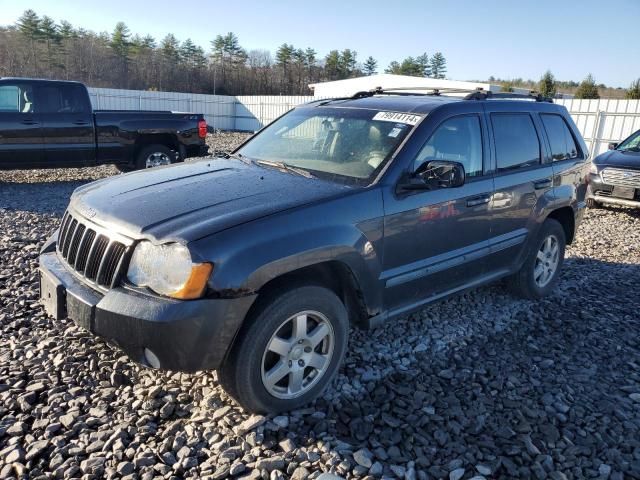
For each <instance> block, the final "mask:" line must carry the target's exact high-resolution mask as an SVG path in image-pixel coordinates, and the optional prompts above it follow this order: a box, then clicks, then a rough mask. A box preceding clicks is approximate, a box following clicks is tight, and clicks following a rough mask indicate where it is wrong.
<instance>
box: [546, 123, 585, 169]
mask: <svg viewBox="0 0 640 480" xmlns="http://www.w3.org/2000/svg"><path fill="white" fill-rule="evenodd" d="M540 118H541V119H542V124H543V125H544V129H545V131H546V132H547V136H548V137H549V143H550V144H551V156H552V158H553V161H554V162H558V161H561V160H568V159H571V158H576V157H577V156H578V147H577V145H576V141H575V140H574V138H573V135H571V131H570V130H569V127H568V126H567V122H565V120H564V118H562V117H561V116H560V115H553V114H546V113H545V114H541V115H540Z"/></svg>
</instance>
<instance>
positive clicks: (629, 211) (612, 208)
mask: <svg viewBox="0 0 640 480" xmlns="http://www.w3.org/2000/svg"><path fill="white" fill-rule="evenodd" d="M598 210H600V211H603V212H620V213H624V214H625V215H628V216H629V217H631V218H633V219H640V208H632V207H623V206H617V205H606V204H603V205H600V206H599V207H598V208H597V209H596V210H595V211H596V212H597V211H598Z"/></svg>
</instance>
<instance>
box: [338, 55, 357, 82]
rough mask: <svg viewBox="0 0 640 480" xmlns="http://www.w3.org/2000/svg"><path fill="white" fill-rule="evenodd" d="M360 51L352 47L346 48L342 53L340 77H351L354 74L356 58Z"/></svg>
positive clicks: (339, 69)
mask: <svg viewBox="0 0 640 480" xmlns="http://www.w3.org/2000/svg"><path fill="white" fill-rule="evenodd" d="M357 56H358V53H357V52H356V51H354V50H351V49H350V48H345V49H344V50H343V51H342V52H341V53H340V62H339V67H338V71H339V75H340V78H349V77H351V76H352V75H353V73H354V71H355V69H356V58H357Z"/></svg>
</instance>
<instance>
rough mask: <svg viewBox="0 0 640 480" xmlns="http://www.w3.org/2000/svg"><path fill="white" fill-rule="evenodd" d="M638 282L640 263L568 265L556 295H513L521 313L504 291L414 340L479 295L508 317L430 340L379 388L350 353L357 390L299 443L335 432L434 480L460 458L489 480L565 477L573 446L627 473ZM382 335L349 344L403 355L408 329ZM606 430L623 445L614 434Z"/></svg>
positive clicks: (330, 397) (332, 406)
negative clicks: (542, 471)
mask: <svg viewBox="0 0 640 480" xmlns="http://www.w3.org/2000/svg"><path fill="white" fill-rule="evenodd" d="M639 276H640V265H638V264H622V263H613V262H603V261H599V260H596V259H592V258H568V259H567V260H566V262H565V269H564V271H563V275H562V280H561V282H560V284H559V285H558V288H557V290H556V292H555V293H554V294H553V295H551V296H550V297H548V298H546V299H543V300H541V301H539V302H534V301H522V300H518V299H515V298H512V299H511V303H512V304H514V305H516V308H509V307H508V305H507V303H508V302H504V299H505V296H504V295H503V294H502V292H501V287H500V286H499V285H496V286H492V287H488V288H483V289H480V290H477V291H475V292H471V293H469V294H465V295H464V296H460V297H457V298H455V297H454V298H451V299H449V300H447V301H445V302H441V303H440V304H439V305H438V304H436V305H433V306H432V307H430V308H427V309H425V311H424V312H419V313H417V314H414V315H411V316H410V317H407V318H406V319H402V320H401V321H400V322H399V323H413V324H414V328H413V329H411V328H410V327H408V326H406V325H405V331H407V330H408V331H409V332H410V334H411V335H412V336H420V333H422V334H424V336H425V337H429V338H430V339H433V338H434V335H433V334H434V333H436V335H435V337H436V338H438V337H440V338H442V336H441V335H438V332H433V331H427V330H425V331H423V332H420V326H421V325H428V328H429V330H431V329H433V326H434V325H438V324H441V325H442V326H443V331H442V332H440V333H444V331H445V329H444V326H445V325H446V324H447V323H448V322H451V321H454V322H456V321H457V320H456V319H452V318H447V317H446V316H440V315H438V314H436V316H437V317H439V318H437V319H436V321H435V322H430V321H428V320H425V317H424V313H425V312H430V311H437V310H444V311H445V312H446V311H447V310H449V309H448V308H447V306H448V304H456V303H458V304H459V303H460V302H465V300H467V299H469V298H470V297H471V299H472V300H471V301H477V300H478V299H477V298H475V297H478V296H484V297H485V298H484V301H486V302H495V303H497V304H498V305H499V307H500V308H499V309H498V311H502V316H503V317H504V318H503V319H502V320H501V321H496V319H495V318H494V319H493V320H489V321H481V320H482V319H481V318H477V319H476V320H478V321H477V322H475V325H473V326H472V327H471V329H464V328H463V329H461V331H462V332H463V333H461V334H460V335H459V336H458V337H457V338H451V339H450V341H449V342H448V344H447V345H446V347H445V348H437V342H433V341H429V342H427V344H426V348H425V346H422V347H420V348H415V349H414V352H413V354H411V353H409V352H405V353H402V352H400V356H399V358H398V357H396V362H395V364H393V363H392V366H393V368H391V369H390V370H388V371H387V372H386V373H384V372H380V373H381V375H379V379H376V380H370V381H367V382H363V381H362V378H363V377H362V376H361V375H360V374H359V366H361V365H362V360H363V358H357V357H354V356H353V355H351V358H347V361H346V364H345V367H344V368H343V371H342V375H341V380H345V379H346V381H347V382H348V383H349V384H350V388H348V389H345V388H344V384H340V382H338V384H337V386H336V385H334V386H333V387H332V388H333V390H330V391H329V392H328V394H327V395H325V398H323V399H321V400H319V401H318V402H317V403H316V405H315V410H320V411H325V412H327V416H326V417H325V418H323V419H322V420H321V422H322V424H321V425H318V424H316V425H314V426H313V428H312V431H311V432H310V433H309V434H308V438H307V439H301V441H302V442H303V443H304V441H316V440H317V439H316V438H315V435H314V433H313V432H326V431H329V433H331V434H333V435H335V436H336V438H337V439H338V440H340V441H342V442H345V443H346V444H349V445H351V446H352V450H353V451H355V450H358V449H359V448H362V447H366V448H369V449H370V450H372V451H373V450H375V449H377V448H380V447H381V448H382V449H383V451H384V452H386V454H387V455H388V456H389V459H388V460H387V462H388V463H391V464H405V463H406V462H408V461H414V462H415V464H416V468H418V469H422V470H425V471H427V472H428V473H429V475H430V476H433V477H436V478H441V477H447V476H448V474H449V472H450V471H451V466H450V465H451V464H450V462H452V461H456V460H457V459H464V464H465V465H464V466H465V467H467V470H469V468H471V469H472V470H473V465H475V464H477V463H482V464H488V465H489V466H490V468H491V469H492V472H493V474H492V475H491V476H492V477H493V476H495V477H498V476H500V475H505V476H507V477H510V478H514V477H518V478H525V477H529V476H531V475H532V471H531V470H530V468H532V467H534V464H535V463H536V462H538V463H541V462H543V461H547V464H549V460H550V464H551V465H556V466H555V467H554V469H558V470H560V471H562V470H563V468H561V467H559V466H558V464H559V462H562V461H563V460H565V459H564V458H563V452H565V453H566V450H565V449H569V450H570V451H572V455H573V456H574V457H576V458H578V457H582V458H581V460H580V461H578V460H576V462H578V463H582V462H584V463H585V464H586V463H587V462H588V461H592V460H593V459H594V458H606V453H605V452H606V451H607V449H617V450H618V452H619V454H620V455H619V458H618V462H619V463H617V464H613V465H612V467H613V469H614V471H616V470H617V471H622V472H623V473H624V469H625V468H628V466H629V463H628V460H629V459H633V453H634V450H635V449H636V448H637V447H638V443H639V442H638V441H637V430H636V431H635V432H634V430H635V429H636V428H637V426H638V425H640V411H639V410H638V409H637V406H634V402H633V400H631V399H630V398H629V392H628V391H627V390H626V389H624V388H623V387H624V386H625V385H629V384H630V383H633V381H632V380H631V379H633V378H636V379H637V378H638V377H637V368H638V364H640V340H639V339H638V335H637V331H638V328H639V327H640V315H639V314H638V301H637V297H635V296H633V295H630V292H633V291H635V288H636V286H635V284H636V279H637V278H639ZM521 307H524V308H521ZM383 328H385V329H387V330H388V332H387V334H382V335H377V336H376V337H375V342H369V341H368V340H366V339H365V340H364V341H361V340H359V339H358V340H356V341H352V342H351V343H350V349H349V351H350V352H359V351H363V350H371V349H378V351H388V352H391V351H393V349H394V348H395V349H396V351H398V344H397V342H394V341H393V339H394V338H398V335H402V332H401V331H400V330H401V329H400V328H399V327H397V326H396V327H395V328H394V327H388V326H385V327H383ZM394 333H395V337H394V335H393V334H394ZM405 335H406V333H405ZM384 339H388V340H387V343H386V344H385V343H384ZM417 344H418V345H420V342H418V343H417ZM374 351H375V350H374ZM403 360H406V361H403ZM373 377H375V375H371V374H369V378H373ZM356 384H360V385H362V388H353V387H354V385H356ZM635 391H637V388H636V390H635ZM585 429H587V431H588V432H587V433H585ZM610 431H616V432H619V436H617V437H616V438H615V439H614V438H613V437H610V436H608V434H607V433H606V432H610ZM632 438H636V440H632ZM532 445H533V446H532ZM576 446H577V447H576ZM342 448H343V449H344V448H345V447H344V446H343V447H342ZM389 453H393V454H394V455H395V458H393V457H392V456H391V455H389ZM540 455H544V456H549V460H547V458H546V457H544V458H542V459H541V458H540ZM625 458H627V463H625V460H624V459H625ZM379 460H381V459H379ZM603 461H604V460H603ZM474 462H475V463H474ZM547 473H550V472H547Z"/></svg>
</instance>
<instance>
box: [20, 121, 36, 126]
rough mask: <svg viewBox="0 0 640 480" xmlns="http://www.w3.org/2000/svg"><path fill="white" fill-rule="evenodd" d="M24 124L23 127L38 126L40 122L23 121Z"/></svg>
mask: <svg viewBox="0 0 640 480" xmlns="http://www.w3.org/2000/svg"><path fill="white" fill-rule="evenodd" d="M22 124H23V125H37V124H38V122H36V121H35V120H22Z"/></svg>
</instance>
